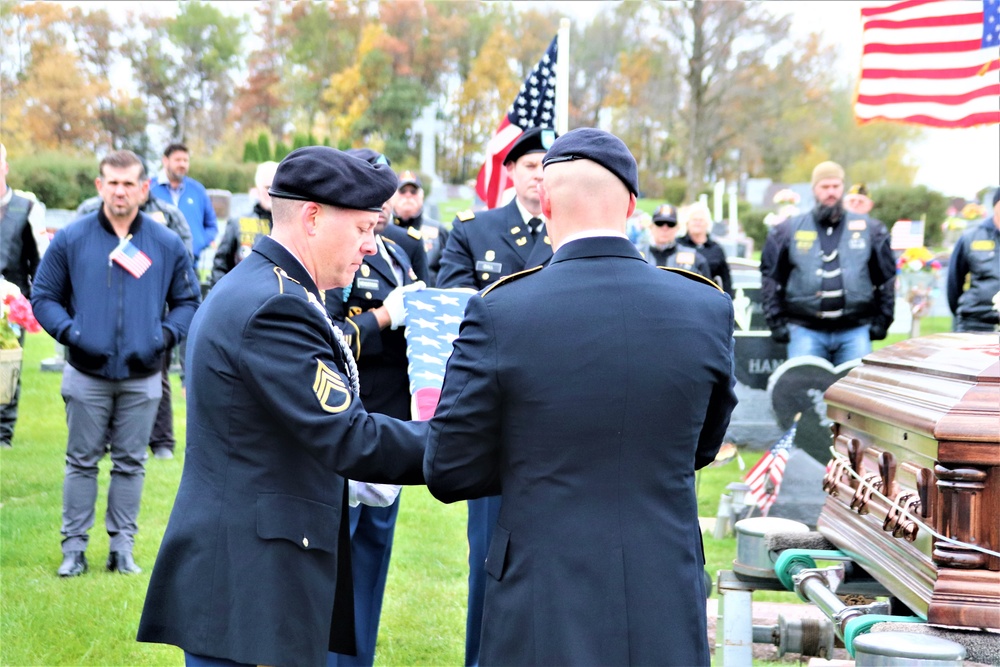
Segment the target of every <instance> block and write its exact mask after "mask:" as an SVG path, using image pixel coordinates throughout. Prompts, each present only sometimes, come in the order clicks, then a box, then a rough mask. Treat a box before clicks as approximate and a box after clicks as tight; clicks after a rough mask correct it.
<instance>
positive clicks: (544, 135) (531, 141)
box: [503, 127, 559, 164]
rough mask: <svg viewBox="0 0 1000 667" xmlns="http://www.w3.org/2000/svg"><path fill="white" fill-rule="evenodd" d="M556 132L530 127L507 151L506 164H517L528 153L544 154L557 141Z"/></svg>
mask: <svg viewBox="0 0 1000 667" xmlns="http://www.w3.org/2000/svg"><path fill="white" fill-rule="evenodd" d="M558 136H559V135H558V134H556V131H555V130H553V129H552V128H550V127H529V128H528V129H527V130H525V131H524V132H522V133H521V136H519V137H518V138H517V141H515V142H514V145H513V146H511V147H510V150H509V151H507V157H505V158H504V159H503V163H504V164H510V163H511V162H517V159H518V158H519V157H521V156H522V155H527V154H528V153H544V152H545V151H547V150H549V147H550V146H552V142H553V141H555V140H556V137H558Z"/></svg>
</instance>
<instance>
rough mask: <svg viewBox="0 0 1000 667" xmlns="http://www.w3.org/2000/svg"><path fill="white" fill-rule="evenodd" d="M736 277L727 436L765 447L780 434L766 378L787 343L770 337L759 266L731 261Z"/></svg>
mask: <svg viewBox="0 0 1000 667" xmlns="http://www.w3.org/2000/svg"><path fill="white" fill-rule="evenodd" d="M730 270H731V274H732V277H733V289H734V291H735V297H734V298H733V311H734V317H735V320H736V331H735V332H734V339H735V341H734V345H735V355H736V360H735V361H736V369H735V370H736V397H737V398H738V399H739V403H738V404H737V406H736V409H735V410H734V411H733V416H732V419H731V420H730V423H729V429H728V431H727V432H726V439H727V440H728V441H729V442H732V443H734V444H737V445H741V446H746V447H749V448H751V449H757V450H759V449H766V448H768V447H770V446H771V445H773V444H774V443H775V442H776V441H777V440H778V438H780V437H781V435H782V433H783V432H784V430H787V429H784V430H783V429H781V428H779V426H778V423H777V420H776V419H775V416H774V412H773V411H772V409H771V400H770V397H769V396H768V394H767V381H768V378H769V377H770V375H771V373H772V372H773V371H774V370H775V369H776V368H777V367H778V366H780V365H781V364H782V363H783V362H784V361H785V359H786V357H787V355H786V352H785V346H784V345H782V344H779V343H775V342H774V341H772V340H771V332H770V331H769V330H768V328H767V323H766V322H765V319H764V310H763V305H762V302H761V300H762V296H761V290H760V270H759V269H758V267H757V266H756V265H753V266H751V265H750V264H749V263H744V262H730Z"/></svg>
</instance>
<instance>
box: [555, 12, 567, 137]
mask: <svg viewBox="0 0 1000 667" xmlns="http://www.w3.org/2000/svg"><path fill="white" fill-rule="evenodd" d="M569 26H570V22H569V19H567V18H563V19H559V33H558V45H559V46H558V48H559V55H558V57H557V58H556V132H558V133H559V134H561V135H562V134H566V132H568V131H569Z"/></svg>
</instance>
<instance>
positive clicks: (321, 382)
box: [313, 359, 351, 414]
mask: <svg viewBox="0 0 1000 667" xmlns="http://www.w3.org/2000/svg"><path fill="white" fill-rule="evenodd" d="M313 393H315V394H316V400H318V401H319V406H320V407H321V408H323V410H325V411H326V412H330V413H333V414H337V413H338V412H343V411H344V410H346V409H347V408H348V407H350V405H351V391H350V390H349V389H348V388H347V385H345V384H344V381H343V380H342V379H341V377H340V375H339V374H338V373H337V372H336V371H334V370H331V369H330V367H329V366H327V365H326V364H324V363H323V361H322V360H319V359H317V360H316V380H315V381H314V382H313Z"/></svg>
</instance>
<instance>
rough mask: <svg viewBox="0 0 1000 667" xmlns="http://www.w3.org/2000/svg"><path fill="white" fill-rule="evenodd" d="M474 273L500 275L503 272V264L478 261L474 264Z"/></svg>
mask: <svg viewBox="0 0 1000 667" xmlns="http://www.w3.org/2000/svg"><path fill="white" fill-rule="evenodd" d="M476 271H482V272H483V273H501V272H502V271H503V264H501V263H500V262H484V261H482V260H479V261H478V262H476Z"/></svg>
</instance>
